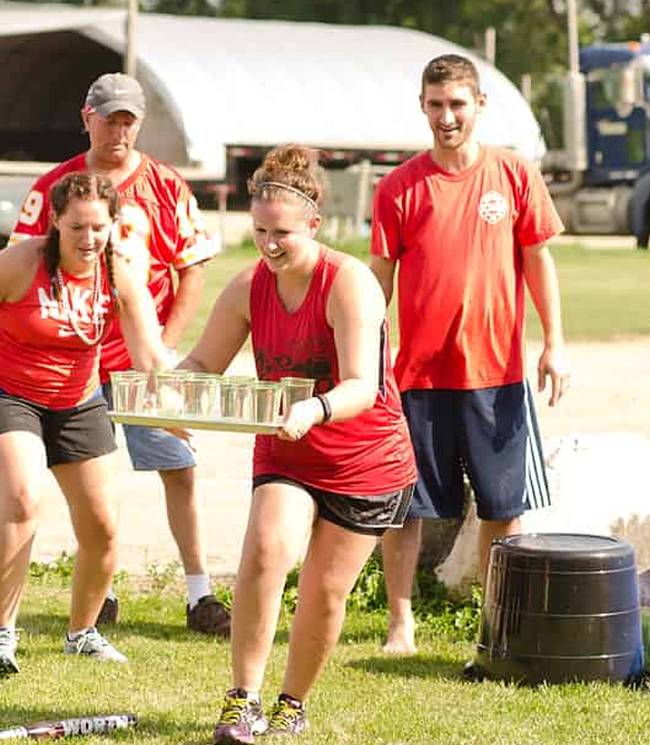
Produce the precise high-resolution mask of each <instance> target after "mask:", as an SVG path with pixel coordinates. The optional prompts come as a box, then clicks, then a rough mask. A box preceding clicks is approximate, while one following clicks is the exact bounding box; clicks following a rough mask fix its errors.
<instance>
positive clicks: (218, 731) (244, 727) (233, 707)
mask: <svg viewBox="0 0 650 745" xmlns="http://www.w3.org/2000/svg"><path fill="white" fill-rule="evenodd" d="M267 729H268V723H267V721H266V717H265V716H264V712H263V711H262V704H261V703H260V702H259V701H256V700H255V699H249V697H248V694H247V692H246V691H245V690H243V689H241V688H232V689H231V690H229V691H226V695H225V696H224V700H223V708H222V709H221V715H220V717H219V721H218V722H217V723H216V725H215V727H214V732H213V735H212V745H252V744H253V743H254V742H255V735H262V734H264V733H265V732H266V730H267Z"/></svg>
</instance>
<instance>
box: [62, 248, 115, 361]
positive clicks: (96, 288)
mask: <svg viewBox="0 0 650 745" xmlns="http://www.w3.org/2000/svg"><path fill="white" fill-rule="evenodd" d="M99 277H100V269H99V261H96V262H95V270H94V273H93V289H92V293H91V298H90V307H91V309H92V310H91V312H92V325H93V328H94V330H95V338H94V339H92V338H90V336H88V334H86V332H85V331H84V330H83V329H81V328H80V327H79V324H78V322H77V314H76V313H75V312H74V311H73V309H72V307H71V306H70V294H69V293H70V290H69V288H68V286H67V285H66V284H65V282H64V280H63V273H62V272H61V267H60V266H58V267H57V268H56V281H57V284H58V285H59V294H60V295H61V303H62V305H63V312H64V315H65V316H67V318H68V320H69V321H70V325H71V326H72V330H73V331H74V332H75V334H76V335H77V336H78V337H79V338H80V339H81V341H82V342H83V343H84V344H87V345H88V346H89V347H92V346H94V345H95V344H98V343H99V341H100V339H101V338H102V335H103V333H104V326H105V323H106V321H105V319H104V315H103V314H102V313H101V308H100V303H99V301H100V295H101V290H100V284H101V282H100V278H99Z"/></svg>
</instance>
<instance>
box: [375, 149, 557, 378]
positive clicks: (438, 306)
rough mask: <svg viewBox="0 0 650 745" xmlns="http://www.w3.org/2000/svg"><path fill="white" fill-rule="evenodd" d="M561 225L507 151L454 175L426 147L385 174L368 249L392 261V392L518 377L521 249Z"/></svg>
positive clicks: (526, 166) (538, 181)
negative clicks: (396, 330) (395, 346)
mask: <svg viewBox="0 0 650 745" xmlns="http://www.w3.org/2000/svg"><path fill="white" fill-rule="evenodd" d="M561 230H562V223H561V221H560V219H559V217H558V215H557V212H556V211H555V208H554V206H553V203H552V201H551V198H550V195H549V193H548V189H547V188H546V185H545V184H544V181H543V179H542V176H541V174H540V172H539V170H538V168H537V167H536V166H535V165H534V164H532V163H528V162H526V161H524V160H523V159H522V158H520V157H518V156H517V155H515V154H513V153H511V152H509V151H507V150H501V149H498V148H489V147H482V148H481V152H480V156H479V158H478V160H477V161H476V163H474V164H473V165H472V166H471V167H470V168H468V169H467V170H465V171H462V172H461V173H448V172H446V171H443V170H442V169H441V168H440V167H439V166H438V165H437V164H436V163H435V162H434V161H433V160H432V158H431V156H430V154H429V153H428V152H424V153H421V154H419V155H416V156H415V157H413V158H411V159H410V160H408V161H407V162H406V163H404V164H403V165H401V166H399V167H398V168H396V169H395V170H394V171H391V173H389V174H388V175H387V176H385V177H384V178H383V179H382V180H381V181H380V182H379V184H378V185H377V189H376V191H375V198H374V209H373V224H372V241H371V252H372V253H373V254H375V255H377V256H381V257H383V258H386V259H390V260H393V261H398V262H399V274H398V290H399V297H398V309H399V326H400V348H399V352H398V355H397V359H396V361H395V376H396V378H397V382H398V384H399V387H400V390H402V391H405V390H411V389H416V388H425V389H426V388H449V389H465V390H469V389H478V388H488V387H491V386H498V385H505V384H508V383H514V382H519V381H521V380H523V378H524V363H523V326H524V277H523V264H522V259H523V251H525V250H526V247H527V246H533V245H538V244H541V243H544V242H545V241H546V240H548V239H549V238H551V237H552V236H554V235H556V234H557V233H559V232H561Z"/></svg>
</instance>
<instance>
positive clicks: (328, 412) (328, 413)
mask: <svg viewBox="0 0 650 745" xmlns="http://www.w3.org/2000/svg"><path fill="white" fill-rule="evenodd" d="M315 398H317V399H318V400H319V401H320V405H321V406H322V407H323V421H322V422H321V424H325V422H329V420H330V419H331V418H332V407H331V406H330V402H329V401H328V400H327V398H325V394H324V393H317V394H316V396H315Z"/></svg>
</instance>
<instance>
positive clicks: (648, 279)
mask: <svg viewBox="0 0 650 745" xmlns="http://www.w3.org/2000/svg"><path fill="white" fill-rule="evenodd" d="M341 248H342V249H344V250H349V251H350V253H353V254H355V255H356V256H358V257H359V258H361V259H362V260H364V261H365V260H366V259H367V256H368V246H367V242H365V241H357V242H355V243H353V244H348V245H346V246H341ZM553 255H554V257H555V260H556V264H557V269H558V274H559V277H560V289H561V293H562V303H563V318H564V326H565V333H566V337H567V340H568V341H610V340H616V339H617V338H622V337H631V336H639V335H650V310H649V308H650V252H648V251H634V250H621V249H586V248H582V247H580V246H563V247H561V248H557V249H553ZM256 258H257V252H256V251H255V248H254V247H253V246H252V245H251V244H245V245H244V246H242V247H238V248H230V249H228V250H226V251H225V252H224V253H223V254H221V255H219V256H217V257H216V258H215V259H214V260H213V261H212V262H211V263H210V264H209V265H208V267H207V269H206V288H205V293H204V296H203V303H202V306H201V311H200V313H199V314H198V316H197V317H196V319H195V320H194V322H193V323H192V325H191V327H190V329H189V330H188V333H187V334H186V337H185V341H184V344H183V349H189V348H190V347H191V345H192V344H193V343H194V341H195V340H196V339H197V338H198V336H199V334H200V332H201V329H202V328H203V326H204V324H205V320H206V318H207V315H208V313H209V311H210V308H211V307H212V303H213V302H214V299H215V298H216V296H217V294H218V293H219V291H220V290H221V289H223V287H224V286H225V285H226V284H227V283H228V281H229V280H230V278H231V277H233V276H234V275H235V274H236V273H237V272H238V271H239V270H240V269H242V268H244V267H245V266H247V265H249V264H252V263H253V262H254V261H256ZM528 319H529V323H528V335H529V337H530V338H532V339H539V338H540V327H539V323H538V321H537V315H536V313H535V311H534V308H533V307H532V305H530V303H529V308H528ZM391 328H392V333H393V344H396V343H397V336H396V329H397V324H396V322H395V303H392V304H391Z"/></svg>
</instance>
